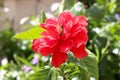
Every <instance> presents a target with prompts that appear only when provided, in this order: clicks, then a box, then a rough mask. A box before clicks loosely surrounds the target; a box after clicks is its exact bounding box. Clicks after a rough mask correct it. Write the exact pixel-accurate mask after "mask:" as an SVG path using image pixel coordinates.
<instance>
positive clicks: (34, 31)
mask: <svg viewBox="0 0 120 80" xmlns="http://www.w3.org/2000/svg"><path fill="white" fill-rule="evenodd" d="M41 32H43V28H41V27H39V26H37V27H33V28H31V29H30V30H28V31H25V32H22V33H18V34H16V35H15V36H13V37H12V39H13V38H16V39H24V40H32V39H36V38H40V37H41V35H40V34H41Z"/></svg>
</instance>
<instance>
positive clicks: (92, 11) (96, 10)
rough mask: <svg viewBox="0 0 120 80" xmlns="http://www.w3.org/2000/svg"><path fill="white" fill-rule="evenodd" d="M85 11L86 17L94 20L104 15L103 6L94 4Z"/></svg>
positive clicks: (98, 19)
mask: <svg viewBox="0 0 120 80" xmlns="http://www.w3.org/2000/svg"><path fill="white" fill-rule="evenodd" d="M86 13H87V16H88V17H90V18H92V19H94V20H97V21H100V20H101V19H102V18H103V17H104V14H105V11H104V8H103V6H100V5H98V4H94V5H93V6H91V7H90V8H89V9H88V10H87V12H86Z"/></svg>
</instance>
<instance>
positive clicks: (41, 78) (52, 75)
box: [29, 68, 58, 80]
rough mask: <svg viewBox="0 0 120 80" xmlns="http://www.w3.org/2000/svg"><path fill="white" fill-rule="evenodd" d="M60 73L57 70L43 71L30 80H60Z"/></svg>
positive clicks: (36, 73)
mask: <svg viewBox="0 0 120 80" xmlns="http://www.w3.org/2000/svg"><path fill="white" fill-rule="evenodd" d="M57 75H58V72H57V71H56V69H55V68H45V69H41V70H39V71H37V72H35V74H33V75H32V76H31V77H30V78H29V80H58V76H57Z"/></svg>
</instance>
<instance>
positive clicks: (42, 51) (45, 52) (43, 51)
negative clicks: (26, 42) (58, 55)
mask: <svg viewBox="0 0 120 80" xmlns="http://www.w3.org/2000/svg"><path fill="white" fill-rule="evenodd" d="M38 53H40V54H41V55H42V56H48V55H50V54H51V53H52V50H51V48H50V47H49V46H40V47H39V48H38Z"/></svg>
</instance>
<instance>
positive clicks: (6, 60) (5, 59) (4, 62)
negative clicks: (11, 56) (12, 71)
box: [1, 58, 8, 66]
mask: <svg viewBox="0 0 120 80" xmlns="http://www.w3.org/2000/svg"><path fill="white" fill-rule="evenodd" d="M7 63H8V59H7V58H3V59H2V60H1V65H2V66H4V65H6V64H7Z"/></svg>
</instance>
